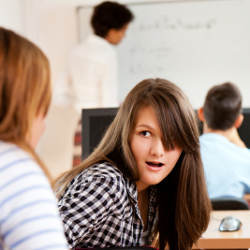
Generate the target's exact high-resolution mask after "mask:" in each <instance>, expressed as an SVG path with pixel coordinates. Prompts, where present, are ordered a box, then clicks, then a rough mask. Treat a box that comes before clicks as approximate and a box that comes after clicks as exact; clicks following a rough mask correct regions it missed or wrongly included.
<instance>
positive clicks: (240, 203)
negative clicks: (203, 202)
mask: <svg viewBox="0 0 250 250" xmlns="http://www.w3.org/2000/svg"><path fill="white" fill-rule="evenodd" d="M211 203H212V208H213V210H248V209H249V207H248V203H247V201H245V200H244V199H241V198H235V197H218V198H214V199H211Z"/></svg>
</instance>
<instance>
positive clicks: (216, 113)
mask: <svg viewBox="0 0 250 250" xmlns="http://www.w3.org/2000/svg"><path fill="white" fill-rule="evenodd" d="M241 105H242V96H241V93H240V90H239V89H238V87H237V86H236V85H234V84H233V83H230V82H226V83H222V84H219V85H215V86H214V87H212V88H211V89H210V90H209V91H208V93H207V96H206V99H205V103H204V106H203V111H204V117H205V120H206V123H207V126H208V127H209V128H211V129H215V130H227V129H229V128H231V127H233V125H234V122H235V121H236V119H237V117H238V116H239V114H240V113H241Z"/></svg>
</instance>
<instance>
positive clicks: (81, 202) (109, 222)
mask: <svg viewBox="0 0 250 250" xmlns="http://www.w3.org/2000/svg"><path fill="white" fill-rule="evenodd" d="M149 197H150V198H149V212H148V225H147V231H146V232H143V222H142V219H141V216H140V212H139V208H138V202H137V189H136V185H135V183H134V182H132V181H130V180H129V179H128V178H126V177H124V175H123V174H122V173H121V172H120V170H118V169H117V168H116V167H115V166H113V165H111V164H110V163H107V162H105V163H99V164H95V165H93V166H91V167H88V168H87V169H85V170H83V171H82V172H81V173H80V174H78V175H77V176H76V177H75V178H74V179H73V180H72V181H71V183H70V185H69V187H68V188H67V190H66V191H65V193H64V195H63V196H62V197H61V199H60V200H59V211H60V213H61V218H62V220H63V223H64V228H65V234H66V237H67V239H68V242H69V245H70V247H84V248H88V247H111V246H120V247H125V246H127V247H128V246H138V245H145V244H146V245H147V244H150V243H151V241H152V238H153V234H152V232H154V228H155V225H156V218H157V216H156V214H158V212H157V211H158V209H157V206H156V202H157V190H156V188H150V193H149Z"/></svg>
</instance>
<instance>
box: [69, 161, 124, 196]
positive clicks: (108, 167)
mask: <svg viewBox="0 0 250 250" xmlns="http://www.w3.org/2000/svg"><path fill="white" fill-rule="evenodd" d="M128 182H129V179H128V178H126V177H125V176H124V175H123V173H122V172H121V171H120V170H119V169H118V168H117V167H116V166H115V165H114V164H112V163H110V162H107V161H105V162H100V163H95V164H93V165H91V166H89V167H87V168H86V169H84V170H83V171H82V172H80V173H79V174H78V175H77V176H75V178H74V179H73V180H72V181H71V184H70V186H69V189H68V191H69V192H71V191H73V190H74V189H78V190H80V189H83V188H86V187H87V186H88V187H89V186H92V187H96V186H101V187H105V186H106V187H107V186H110V187H112V189H115V188H118V189H119V188H123V187H124V186H127V183H128ZM110 191H111V190H110Z"/></svg>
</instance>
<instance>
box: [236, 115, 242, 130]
mask: <svg viewBox="0 0 250 250" xmlns="http://www.w3.org/2000/svg"><path fill="white" fill-rule="evenodd" d="M243 120H244V115H243V114H239V116H238V117H237V119H236V120H235V122H234V127H235V128H239V127H240V126H241V124H242V122H243Z"/></svg>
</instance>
